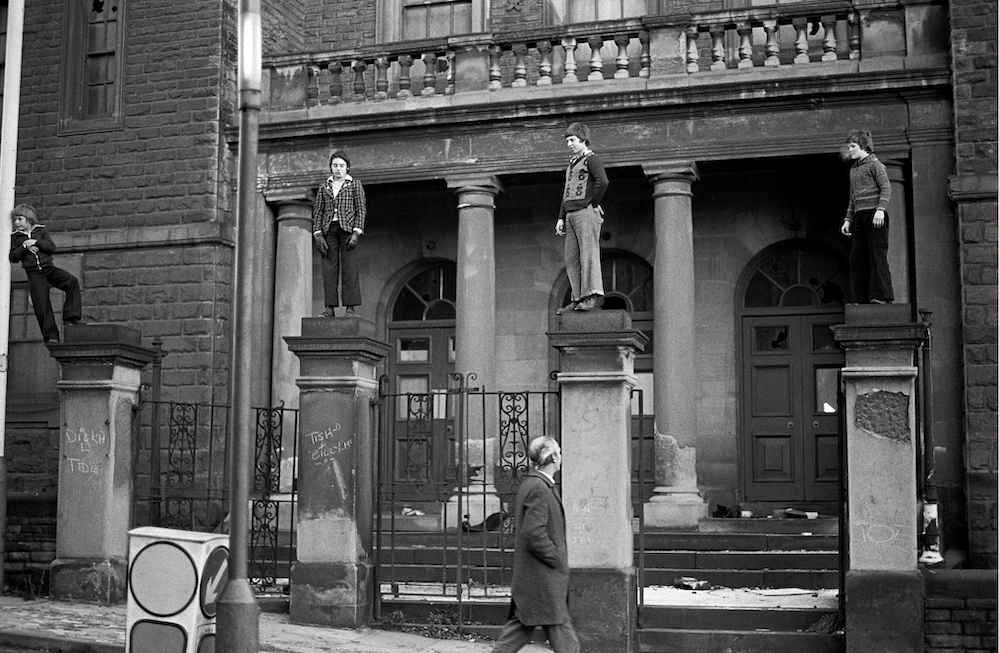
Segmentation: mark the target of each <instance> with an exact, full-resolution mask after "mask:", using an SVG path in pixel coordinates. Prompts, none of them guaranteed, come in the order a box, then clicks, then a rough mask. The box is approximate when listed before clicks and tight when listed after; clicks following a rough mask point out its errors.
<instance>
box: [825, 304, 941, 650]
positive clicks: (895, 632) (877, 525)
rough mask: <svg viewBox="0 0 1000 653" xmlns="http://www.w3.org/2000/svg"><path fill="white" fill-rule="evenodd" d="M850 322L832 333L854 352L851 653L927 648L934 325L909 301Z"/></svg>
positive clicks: (862, 309) (850, 384)
mask: <svg viewBox="0 0 1000 653" xmlns="http://www.w3.org/2000/svg"><path fill="white" fill-rule="evenodd" d="M845 318H846V323H845V324H841V325H837V326H834V327H833V332H834V338H835V339H836V340H837V342H838V343H839V345H840V346H841V348H843V349H844V352H845V366H844V369H843V379H844V393H845V396H846V416H845V422H846V424H847V432H846V437H847V459H848V461H847V474H848V495H849V504H848V505H849V532H850V568H849V569H848V571H847V580H846V590H845V591H846V598H847V602H846V605H847V609H846V619H847V627H846V631H847V651H848V653H854V652H858V653H860V652H861V651H871V650H873V647H874V648H877V649H878V650H879V651H887V652H899V653H903V652H909V651H918V650H923V649H922V648H921V647H922V643H923V638H922V627H923V608H922V606H923V602H922V587H923V584H922V580H921V577H920V573H919V572H918V571H917V556H918V555H919V551H918V549H917V536H918V534H919V531H918V528H919V526H918V522H917V517H918V514H917V481H916V472H915V469H916V447H917V430H916V424H917V421H916V403H915V397H914V390H915V380H916V376H917V368H916V364H915V353H916V351H917V349H918V348H919V347H920V343H921V342H922V341H923V340H924V337H925V336H926V327H925V325H923V324H919V323H915V322H913V321H912V309H911V307H910V306H909V305H906V304H896V305H877V304H852V305H848V306H847V309H846V315H845ZM887 597H889V598H887Z"/></svg>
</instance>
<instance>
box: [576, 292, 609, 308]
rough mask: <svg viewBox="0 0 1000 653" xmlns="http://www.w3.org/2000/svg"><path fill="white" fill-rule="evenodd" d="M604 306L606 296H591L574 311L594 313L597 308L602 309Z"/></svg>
mask: <svg viewBox="0 0 1000 653" xmlns="http://www.w3.org/2000/svg"><path fill="white" fill-rule="evenodd" d="M601 306H604V295H590V296H589V297H587V298H586V299H584V300H583V301H582V302H580V303H579V304H577V306H576V308H575V309H574V310H577V311H592V310H594V309H595V308H600V307H601Z"/></svg>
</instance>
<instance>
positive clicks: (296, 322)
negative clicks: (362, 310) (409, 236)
mask: <svg viewBox="0 0 1000 653" xmlns="http://www.w3.org/2000/svg"><path fill="white" fill-rule="evenodd" d="M301 194H302V193H301V192H298V191H297V192H296V195H301ZM269 199H270V198H269ZM277 223H278V229H277V231H278V234H277V245H276V248H275V252H276V253H275V267H274V315H273V321H274V329H273V333H274V335H273V338H272V340H273V346H272V347H271V359H272V362H271V370H272V378H271V405H272V406H279V405H284V407H285V408H298V407H299V389H298V387H297V386H296V385H295V380H296V379H297V378H298V376H299V359H298V358H297V357H296V356H295V355H294V354H293V353H292V352H291V351H289V350H288V348H287V347H285V343H284V341H283V340H282V338H285V337H286V336H289V337H295V336H298V335H300V333H301V331H300V329H301V324H302V319H303V318H305V317H308V316H309V314H310V313H311V312H312V292H313V266H312V263H313V260H312V259H313V239H312V203H311V202H308V201H306V200H304V199H297V200H289V199H285V200H282V201H280V202H279V203H278V215H277ZM282 434H283V440H282V443H281V445H282V446H281V451H282V459H281V482H282V485H281V488H280V489H281V491H282V492H291V491H292V487H291V483H292V477H293V474H292V468H293V466H294V465H295V459H294V458H293V457H292V451H293V450H294V444H295V443H294V440H295V419H294V417H293V416H292V413H287V414H285V419H284V423H283V424H282Z"/></svg>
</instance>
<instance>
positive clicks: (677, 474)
mask: <svg viewBox="0 0 1000 653" xmlns="http://www.w3.org/2000/svg"><path fill="white" fill-rule="evenodd" d="M653 441H654V443H655V445H654V446H655V454H656V484H657V485H662V486H667V487H696V486H697V485H698V476H697V472H696V470H695V448H694V447H682V446H680V444H678V443H677V438H675V437H673V436H672V435H665V434H663V433H657V432H654V434H653Z"/></svg>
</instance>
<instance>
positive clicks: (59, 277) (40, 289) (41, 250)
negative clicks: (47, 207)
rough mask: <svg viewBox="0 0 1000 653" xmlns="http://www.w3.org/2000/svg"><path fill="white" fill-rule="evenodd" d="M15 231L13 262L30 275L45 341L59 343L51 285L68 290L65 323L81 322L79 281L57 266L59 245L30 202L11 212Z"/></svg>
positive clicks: (11, 251) (11, 238)
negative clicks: (53, 261)
mask: <svg viewBox="0 0 1000 653" xmlns="http://www.w3.org/2000/svg"><path fill="white" fill-rule="evenodd" d="M11 218H12V219H13V221H14V232H13V233H12V234H11V235H10V262H11V263H17V262H18V261H20V262H21V265H22V267H24V271H25V272H26V273H27V274H28V294H29V295H30V296H31V303H32V304H33V305H34V307H35V317H36V318H38V326H39V328H41V330H42V338H43V339H44V340H45V342H59V329H58V328H57V327H56V318H55V315H54V314H53V313H52V302H51V301H50V300H49V287H50V286H53V287H55V288H58V289H59V290H61V291H63V292H64V293H66V302H65V303H64V304H63V323H64V324H66V325H73V324H77V323H79V322H80V310H81V304H80V282H79V281H77V279H76V277H74V276H73V275H72V274H70V273H69V272H66V271H65V270H61V269H59V268H57V267H56V266H55V265H53V263H52V255H53V254H55V252H56V245H55V243H53V242H52V238H51V237H50V236H49V232H48V231H46V230H45V225H42V224H38V214H37V213H36V212H35V209H34V208H33V207H32V206H30V205H28V204H18V205H17V206H15V207H14V210H13V211H12V212H11Z"/></svg>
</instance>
